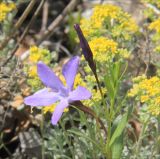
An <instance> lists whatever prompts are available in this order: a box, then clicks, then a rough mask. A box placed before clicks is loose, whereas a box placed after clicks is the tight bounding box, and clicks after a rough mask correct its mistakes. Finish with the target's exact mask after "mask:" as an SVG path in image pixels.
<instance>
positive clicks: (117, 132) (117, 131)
mask: <svg viewBox="0 0 160 159" xmlns="http://www.w3.org/2000/svg"><path fill="white" fill-rule="evenodd" d="M132 109H133V107H130V108H129V109H128V112H127V113H125V114H124V115H123V117H122V118H121V120H119V121H120V122H119V123H118V126H117V128H116V129H115V131H114V133H113V135H112V137H111V140H110V142H109V146H112V144H113V143H114V141H115V140H116V139H117V138H118V137H119V136H120V135H121V134H122V132H123V130H124V128H125V126H126V124H127V121H128V118H129V116H130V114H131V112H132Z"/></svg>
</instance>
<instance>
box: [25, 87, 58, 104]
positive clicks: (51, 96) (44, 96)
mask: <svg viewBox="0 0 160 159" xmlns="http://www.w3.org/2000/svg"><path fill="white" fill-rule="evenodd" d="M58 100H59V96H58V95H57V94H56V93H54V92H49V91H48V89H46V88H45V89H42V90H40V91H38V92H36V93H35V94H33V95H31V96H28V97H26V98H25V99H24V103H25V104H26V105H30V106H48V105H51V104H53V103H55V102H56V101H58Z"/></svg>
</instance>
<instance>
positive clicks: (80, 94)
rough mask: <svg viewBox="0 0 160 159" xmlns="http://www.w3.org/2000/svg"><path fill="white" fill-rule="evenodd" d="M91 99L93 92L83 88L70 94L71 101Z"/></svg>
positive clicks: (80, 87)
mask: <svg viewBox="0 0 160 159" xmlns="http://www.w3.org/2000/svg"><path fill="white" fill-rule="evenodd" d="M90 97H91V92H90V91H88V90H87V89H86V88H84V87H82V86H78V87H77V88H76V89H75V90H74V91H72V92H70V94H69V101H70V102H72V101H77V100H84V99H89V98H90Z"/></svg>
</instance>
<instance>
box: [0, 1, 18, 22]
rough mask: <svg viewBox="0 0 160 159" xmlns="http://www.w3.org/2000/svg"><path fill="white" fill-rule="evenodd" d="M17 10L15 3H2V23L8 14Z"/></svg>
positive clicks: (0, 20) (0, 7)
mask: <svg viewBox="0 0 160 159" xmlns="http://www.w3.org/2000/svg"><path fill="white" fill-rule="evenodd" d="M15 8H16V6H15V4H14V3H9V4H7V3H4V2H0V22H2V21H3V20H4V19H5V18H6V16H7V14H8V13H9V12H11V11H12V10H14V9H15Z"/></svg>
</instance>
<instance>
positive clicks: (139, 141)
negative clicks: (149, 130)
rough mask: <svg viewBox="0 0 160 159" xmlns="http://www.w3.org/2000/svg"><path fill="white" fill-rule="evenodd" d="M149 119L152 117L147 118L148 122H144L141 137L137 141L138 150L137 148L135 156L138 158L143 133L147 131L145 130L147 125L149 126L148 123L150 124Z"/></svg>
mask: <svg viewBox="0 0 160 159" xmlns="http://www.w3.org/2000/svg"><path fill="white" fill-rule="evenodd" d="M149 119H150V117H148V119H147V120H146V122H145V123H144V124H143V126H142V130H141V132H140V136H139V139H138V141H137V145H136V150H135V157H136V158H137V159H139V158H138V155H139V151H140V148H141V144H142V140H143V134H144V133H145V130H146V127H147V124H148V121H149Z"/></svg>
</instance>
